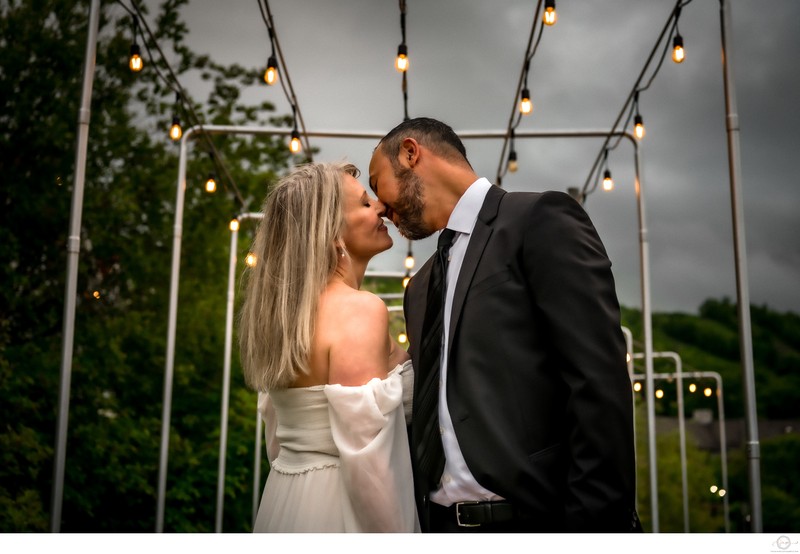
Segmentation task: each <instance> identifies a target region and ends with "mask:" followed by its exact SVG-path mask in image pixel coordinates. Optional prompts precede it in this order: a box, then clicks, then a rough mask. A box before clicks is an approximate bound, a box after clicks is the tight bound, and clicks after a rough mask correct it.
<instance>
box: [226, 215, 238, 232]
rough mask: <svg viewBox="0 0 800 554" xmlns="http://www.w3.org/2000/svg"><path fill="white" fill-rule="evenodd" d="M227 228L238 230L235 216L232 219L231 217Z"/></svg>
mask: <svg viewBox="0 0 800 554" xmlns="http://www.w3.org/2000/svg"><path fill="white" fill-rule="evenodd" d="M228 228H229V229H230V230H231V231H233V232H236V231H238V230H239V220H238V219H236V218H235V217H234V218H233V219H231V222H230V224H229V225H228Z"/></svg>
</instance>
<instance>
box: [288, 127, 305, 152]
mask: <svg viewBox="0 0 800 554" xmlns="http://www.w3.org/2000/svg"><path fill="white" fill-rule="evenodd" d="M302 149H303V145H302V143H301V142H300V133H298V132H297V129H293V130H292V138H291V140H290V141H289V150H291V151H292V154H297V153H298V152H300V150H302Z"/></svg>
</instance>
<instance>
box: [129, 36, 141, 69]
mask: <svg viewBox="0 0 800 554" xmlns="http://www.w3.org/2000/svg"><path fill="white" fill-rule="evenodd" d="M128 67H130V68H131V71H141V70H142V56H141V52H140V51H139V45H138V44H136V43H135V42H134V43H133V44H131V57H130V60H129V61H128Z"/></svg>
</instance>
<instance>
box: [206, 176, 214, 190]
mask: <svg viewBox="0 0 800 554" xmlns="http://www.w3.org/2000/svg"><path fill="white" fill-rule="evenodd" d="M216 190H217V180H216V179H214V174H213V173H209V174H208V179H206V192H214V191H216Z"/></svg>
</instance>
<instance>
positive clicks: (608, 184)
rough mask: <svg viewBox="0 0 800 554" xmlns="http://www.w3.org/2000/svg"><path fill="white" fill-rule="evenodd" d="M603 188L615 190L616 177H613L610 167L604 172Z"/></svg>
mask: <svg viewBox="0 0 800 554" xmlns="http://www.w3.org/2000/svg"><path fill="white" fill-rule="evenodd" d="M603 190H604V191H610V190H614V179H612V178H611V171H609V170H608V169H606V170H605V171H604V172H603Z"/></svg>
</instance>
